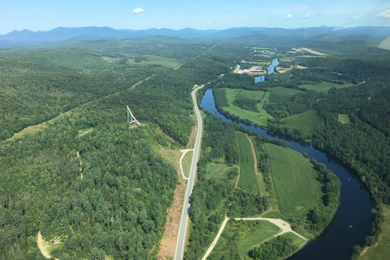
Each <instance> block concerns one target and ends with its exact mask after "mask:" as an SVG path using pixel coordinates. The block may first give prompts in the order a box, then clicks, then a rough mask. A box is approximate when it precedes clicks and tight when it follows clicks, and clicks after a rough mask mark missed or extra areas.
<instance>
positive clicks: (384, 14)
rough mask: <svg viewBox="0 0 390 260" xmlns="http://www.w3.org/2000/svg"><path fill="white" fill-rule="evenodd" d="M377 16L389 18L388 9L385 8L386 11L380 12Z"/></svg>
mask: <svg viewBox="0 0 390 260" xmlns="http://www.w3.org/2000/svg"><path fill="white" fill-rule="evenodd" d="M378 17H380V18H387V19H389V18H390V10H386V11H384V12H382V13H380V14H379V15H378Z"/></svg>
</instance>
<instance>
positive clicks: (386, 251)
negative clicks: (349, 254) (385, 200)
mask: <svg viewBox="0 0 390 260" xmlns="http://www.w3.org/2000/svg"><path fill="white" fill-rule="evenodd" d="M382 206H383V215H384V217H385V222H384V223H383V224H382V234H381V235H380V237H379V239H378V245H377V246H376V247H371V248H369V249H368V250H367V252H366V253H365V254H364V255H363V256H361V257H360V258H359V259H360V260H382V259H383V260H385V259H389V256H390V206H389V205H384V204H383V205H382Z"/></svg>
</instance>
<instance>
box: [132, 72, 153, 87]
mask: <svg viewBox="0 0 390 260" xmlns="http://www.w3.org/2000/svg"><path fill="white" fill-rule="evenodd" d="M153 76H154V74H153V75H152V76H149V77H147V78H146V79H143V80H141V81H138V82H137V83H135V84H134V85H133V86H131V87H130V88H129V90H133V89H135V87H136V86H138V85H139V84H141V83H142V82H143V81H144V80H148V79H150V78H151V77H153Z"/></svg>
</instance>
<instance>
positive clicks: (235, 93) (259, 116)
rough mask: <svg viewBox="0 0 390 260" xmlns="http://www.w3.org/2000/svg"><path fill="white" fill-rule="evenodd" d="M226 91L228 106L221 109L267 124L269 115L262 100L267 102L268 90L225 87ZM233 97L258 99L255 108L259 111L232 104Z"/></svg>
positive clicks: (256, 122) (259, 123)
mask: <svg viewBox="0 0 390 260" xmlns="http://www.w3.org/2000/svg"><path fill="white" fill-rule="evenodd" d="M225 92H226V98H227V101H228V104H229V106H228V107H224V108H223V109H224V110H226V111H227V112H229V113H231V114H232V115H235V116H239V117H240V118H242V119H248V120H250V121H252V122H253V123H255V124H258V125H263V126H266V125H267V123H268V122H267V119H268V118H270V115H268V114H267V113H266V112H265V111H264V109H263V104H264V102H268V99H269V92H264V91H249V90H244V89H229V88H226V89H225ZM235 98H250V99H252V100H260V103H258V104H257V109H258V110H259V111H260V112H259V113H257V112H254V111H249V110H245V109H242V108H240V107H238V106H235V105H233V101H234V99H235Z"/></svg>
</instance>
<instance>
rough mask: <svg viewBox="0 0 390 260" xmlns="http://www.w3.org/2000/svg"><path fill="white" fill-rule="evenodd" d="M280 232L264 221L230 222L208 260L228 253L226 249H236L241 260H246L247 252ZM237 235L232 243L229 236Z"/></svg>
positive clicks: (277, 228)
mask: <svg viewBox="0 0 390 260" xmlns="http://www.w3.org/2000/svg"><path fill="white" fill-rule="evenodd" d="M279 232H280V228H279V227H277V226H275V225H274V224H272V223H270V222H268V221H264V220H258V221H235V220H230V221H229V222H228V223H227V224H226V227H225V229H224V231H223V233H222V235H221V236H220V238H219V240H218V242H217V244H216V245H215V247H214V249H213V251H212V252H211V255H210V259H215V258H218V257H220V256H222V255H223V254H224V253H226V252H228V251H227V250H226V249H227V248H231V247H232V246H233V247H236V250H237V251H238V252H239V255H240V257H241V259H247V258H248V252H249V251H250V250H251V249H253V248H254V247H257V246H260V244H261V243H263V242H265V241H267V240H269V239H271V238H272V237H273V236H274V235H276V234H277V233H279ZM233 234H237V236H238V237H237V239H235V240H234V241H235V242H234V243H232V241H231V236H232V235H233Z"/></svg>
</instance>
